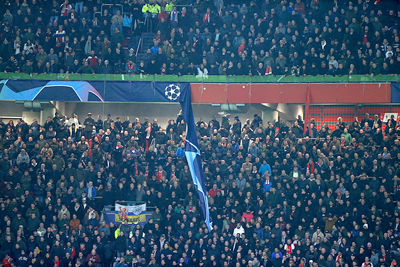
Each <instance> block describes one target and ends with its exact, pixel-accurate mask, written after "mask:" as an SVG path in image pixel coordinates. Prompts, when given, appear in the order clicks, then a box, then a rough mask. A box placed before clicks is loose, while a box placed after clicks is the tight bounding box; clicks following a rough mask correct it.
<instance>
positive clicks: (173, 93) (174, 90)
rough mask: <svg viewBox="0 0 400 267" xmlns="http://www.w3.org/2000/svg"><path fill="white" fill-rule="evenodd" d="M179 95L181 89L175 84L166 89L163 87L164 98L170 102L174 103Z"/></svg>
mask: <svg viewBox="0 0 400 267" xmlns="http://www.w3.org/2000/svg"><path fill="white" fill-rule="evenodd" d="M180 95H181V88H180V87H179V86H178V85H176V84H170V85H168V86H167V87H165V96H166V97H167V98H168V99H169V100H172V101H175V100H177V99H178V97H179V96H180Z"/></svg>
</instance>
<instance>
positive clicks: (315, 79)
mask: <svg viewBox="0 0 400 267" xmlns="http://www.w3.org/2000/svg"><path fill="white" fill-rule="evenodd" d="M0 79H2V80H7V79H13V80H18V79H34V80H54V81H67V80H77V81H153V82H166V81H167V82H197V83H199V82H204V83H380V82H382V83H385V82H400V75H397V74H396V75H376V76H371V75H352V76H347V75H346V76H330V75H320V76H292V75H289V76H284V75H276V76H274V75H269V76H225V75H208V76H202V77H199V76H195V75H181V76H179V75H131V74H76V73H48V74H35V73H32V74H27V73H15V72H13V73H11V72H0Z"/></svg>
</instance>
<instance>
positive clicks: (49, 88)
mask: <svg viewBox="0 0 400 267" xmlns="http://www.w3.org/2000/svg"><path fill="white" fill-rule="evenodd" d="M182 90H190V83H168V82H155V83H153V82H140V81H139V82H122V81H121V82H119V81H113V82H107V83H105V82H104V81H91V82H86V81H41V80H2V81H0V100H25V101H34V100H38V101H78V102H86V101H97V102H104V101H110V102H176V101H177V100H178V97H179V96H180V93H181V91H182Z"/></svg>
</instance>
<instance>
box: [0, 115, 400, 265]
mask: <svg viewBox="0 0 400 267" xmlns="http://www.w3.org/2000/svg"><path fill="white" fill-rule="evenodd" d="M303 127H304V123H303V121H302V120H301V119H300V118H299V119H297V120H296V121H294V123H293V124H291V123H288V122H268V123H265V124H264V123H263V121H262V119H261V118H260V117H259V116H258V115H254V118H252V120H250V119H248V120H246V121H245V122H243V123H242V122H241V121H240V120H239V118H238V117H235V118H231V117H229V116H224V117H222V120H221V121H219V120H216V119H213V120H211V121H209V122H204V121H199V122H198V123H197V129H198V136H199V145H200V149H201V153H202V159H203V168H204V174H205V180H206V186H207V188H208V189H209V191H208V193H207V195H208V199H209V205H210V214H211V217H212V219H213V231H212V232H209V231H208V229H207V227H206V226H205V224H204V218H203V217H202V214H201V212H200V209H199V207H198V198H197V194H196V191H195V189H194V188H193V183H192V179H191V175H190V172H189V169H188V166H187V164H186V161H185V158H184V153H183V150H182V149H183V147H184V146H183V141H184V138H185V122H184V120H183V117H182V115H181V114H179V115H178V117H177V119H176V120H170V121H169V122H168V126H167V127H166V129H163V128H161V127H160V126H159V124H158V122H157V120H156V119H154V120H153V121H147V120H146V121H141V120H139V119H135V120H134V121H130V119H129V117H127V118H126V119H124V120H121V119H120V118H116V119H115V120H113V119H112V117H111V116H110V115H108V116H107V118H106V119H104V120H103V119H102V118H101V116H99V117H98V118H96V119H93V118H92V115H91V114H88V116H87V118H85V119H84V120H79V118H78V117H77V116H76V115H75V114H74V115H73V116H71V117H70V118H67V117H65V116H60V115H59V114H56V116H55V117H54V118H50V117H49V118H48V119H47V121H46V122H45V123H44V124H43V125H39V124H38V122H37V121H34V122H33V123H32V124H30V125H29V124H27V123H25V122H24V121H23V120H18V121H17V122H16V123H15V124H14V122H13V121H9V122H8V123H3V122H0V184H1V186H0V218H1V221H0V257H1V260H2V265H3V266H6V267H7V266H57V267H60V266H61V267H64V266H111V265H112V264H114V266H116V267H120V266H261V265H262V266H273V267H280V266H301V267H303V266H313V267H315V266H324V267H325V266H326V267H334V266H335V267H336V266H362V267H366V266H380V267H381V266H398V264H397V262H398V261H399V260H400V239H399V233H400V216H399V212H400V186H399V174H400V165H399V163H400V142H399V141H400V139H399V136H400V127H399V126H398V124H397V122H396V121H395V120H394V118H393V117H392V118H391V119H389V120H388V121H387V122H385V123H382V121H381V120H380V119H379V118H378V116H375V117H374V118H369V115H368V114H367V115H366V117H365V118H363V119H362V121H359V120H358V119H357V118H355V120H354V122H353V123H344V122H343V121H342V119H341V118H338V122H337V124H336V126H335V128H334V130H333V129H330V128H328V127H327V126H326V125H322V126H321V127H320V130H318V129H317V128H316V126H315V123H314V121H313V120H311V122H310V124H309V127H307V126H306V131H304V128H303ZM122 200H125V201H144V202H145V203H146V204H147V206H149V207H155V211H154V213H153V214H152V216H151V218H150V219H149V220H148V222H147V223H146V224H145V225H144V226H143V227H141V226H140V225H128V224H123V225H119V226H118V225H115V224H113V223H110V224H106V223H105V222H104V220H103V216H102V209H103V207H104V206H105V205H114V203H115V201H122Z"/></svg>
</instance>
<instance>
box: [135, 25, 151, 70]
mask: <svg viewBox="0 0 400 267" xmlns="http://www.w3.org/2000/svg"><path fill="white" fill-rule="evenodd" d="M153 38H154V33H151V32H145V33H142V35H141V36H140V38H139V41H138V43H137V45H136V46H134V47H136V48H137V47H138V45H139V49H138V50H137V62H138V63H139V62H140V61H141V60H144V59H145V58H146V51H147V49H149V48H151V47H152V46H153Z"/></svg>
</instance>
